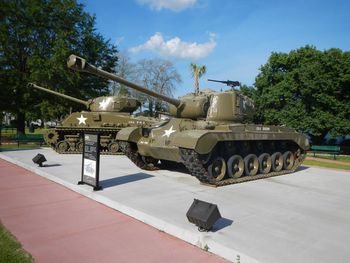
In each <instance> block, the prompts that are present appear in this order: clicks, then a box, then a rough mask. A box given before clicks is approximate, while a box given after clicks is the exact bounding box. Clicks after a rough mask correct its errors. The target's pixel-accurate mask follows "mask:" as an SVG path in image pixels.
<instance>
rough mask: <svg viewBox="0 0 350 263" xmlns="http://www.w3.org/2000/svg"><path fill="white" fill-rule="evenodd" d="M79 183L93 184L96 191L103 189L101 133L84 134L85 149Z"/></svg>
mask: <svg viewBox="0 0 350 263" xmlns="http://www.w3.org/2000/svg"><path fill="white" fill-rule="evenodd" d="M78 184H88V185H91V186H92V187H93V189H94V191H99V190H102V187H101V186H100V135H99V134H96V133H85V134H84V151H83V159H82V169H81V181H79V182H78Z"/></svg>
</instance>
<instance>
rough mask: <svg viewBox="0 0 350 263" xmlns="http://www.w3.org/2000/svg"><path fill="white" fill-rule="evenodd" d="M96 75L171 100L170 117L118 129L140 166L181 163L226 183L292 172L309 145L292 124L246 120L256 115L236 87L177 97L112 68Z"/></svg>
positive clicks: (119, 138) (124, 147)
mask: <svg viewBox="0 0 350 263" xmlns="http://www.w3.org/2000/svg"><path fill="white" fill-rule="evenodd" d="M75 67H76V69H77V70H81V71H84V70H85V69H84V68H86V65H84V61H78V62H76V63H75ZM96 74H97V75H100V76H103V77H105V78H107V79H110V80H114V81H117V82H119V83H122V84H124V85H126V86H128V87H130V88H133V89H135V90H137V91H140V92H143V93H145V94H147V95H150V96H153V97H155V98H158V99H161V100H164V101H165V102H167V103H168V104H169V109H170V115H171V116H172V117H171V118H169V120H168V121H165V122H159V123H158V124H157V125H153V127H127V128H123V129H122V130H121V131H119V132H118V134H117V141H118V142H119V145H120V147H121V150H122V151H123V152H124V153H125V155H126V156H127V157H128V158H129V159H130V160H131V161H133V162H134V163H135V164H136V165H137V166H138V167H140V168H142V169H158V168H164V169H166V168H167V167H169V166H170V165H172V164H176V163H182V164H183V165H184V166H185V167H186V168H187V169H188V171H189V173H190V174H191V175H192V176H195V177H196V178H197V179H198V180H199V181H200V182H202V183H206V184H212V185H216V186H222V185H227V184H234V183H240V182H245V181H250V180H256V179H261V178H267V177H271V176H277V175H282V174H288V173H292V172H294V171H295V170H296V169H297V168H298V167H299V166H300V164H301V163H302V161H303V160H304V158H305V154H306V151H307V150H308V148H309V141H308V139H307V138H306V136H305V135H303V134H301V133H298V132H297V131H295V130H294V129H290V128H287V127H280V126H271V125H262V124H247V123H245V122H246V120H247V119H249V118H251V117H252V116H253V115H254V104H253V101H252V100H251V99H249V98H248V97H246V96H244V95H242V94H241V93H240V92H239V91H237V90H234V89H233V88H232V89H231V90H228V91H225V92H215V91H202V92H200V93H199V94H196V95H195V94H193V93H190V94H187V95H185V96H183V97H180V98H179V99H174V98H169V97H167V96H164V95H161V94H157V93H156V92H153V91H151V90H148V89H146V88H144V87H142V86H139V85H137V84H135V83H131V82H129V81H127V80H125V79H121V78H119V77H117V76H115V75H113V74H110V73H104V74H100V73H96ZM219 82H223V83H226V84H227V85H229V86H232V87H234V86H236V85H238V84H239V82H237V81H219Z"/></svg>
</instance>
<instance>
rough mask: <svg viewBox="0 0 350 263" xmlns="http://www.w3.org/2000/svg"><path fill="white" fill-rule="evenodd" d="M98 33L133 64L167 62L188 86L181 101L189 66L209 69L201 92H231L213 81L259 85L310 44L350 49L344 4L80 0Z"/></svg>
mask: <svg viewBox="0 0 350 263" xmlns="http://www.w3.org/2000/svg"><path fill="white" fill-rule="evenodd" d="M79 2H80V3H83V4H84V5H85V10H86V11H87V12H89V13H90V14H95V15H96V28H97V30H98V31H99V32H100V33H101V34H102V35H103V36H104V37H105V38H107V39H110V41H111V42H112V43H114V44H116V45H117V47H118V50H119V51H123V52H127V54H128V56H129V58H130V60H131V61H132V62H136V61H138V60H140V59H144V58H163V59H167V60H170V61H172V62H173V63H174V66H175V68H176V69H177V71H178V72H179V73H180V75H181V77H182V80H183V82H182V83H181V84H180V85H178V87H177V90H176V91H175V92H174V94H175V97H177V96H180V95H183V94H185V93H188V92H192V91H193V79H192V77H191V74H190V71H189V69H188V68H189V64H190V63H191V62H194V63H198V64H200V65H205V66H206V67H207V73H206V75H204V76H203V77H202V78H201V79H200V88H201V89H204V88H211V89H215V90H220V89H221V88H223V89H226V87H225V86H222V85H220V84H216V83H211V82H207V81H206V80H207V79H208V78H212V79H221V80H228V79H230V80H238V81H240V82H242V83H244V84H247V85H253V83H254V79H255V77H256V75H257V74H258V73H259V67H260V66H261V65H263V64H265V63H266V62H267V59H268V57H269V56H270V54H271V52H289V51H291V50H293V49H297V48H300V47H302V46H305V45H307V44H309V45H314V46H316V48H318V49H319V50H324V49H329V48H333V47H335V48H340V49H342V50H343V51H349V50H350V48H349V46H350V15H349V12H350V1H346V0H332V1H322V0H318V1H316V0H310V1H307V0H304V1H301V0H293V1H282V0H281V1H278V0H267V1H262V0H245V1H244V0H101V1H96V0H80V1H79Z"/></svg>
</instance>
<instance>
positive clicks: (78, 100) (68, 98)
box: [27, 83, 90, 108]
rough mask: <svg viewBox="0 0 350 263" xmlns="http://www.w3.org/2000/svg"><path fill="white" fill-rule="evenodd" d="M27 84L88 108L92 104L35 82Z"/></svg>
mask: <svg viewBox="0 0 350 263" xmlns="http://www.w3.org/2000/svg"><path fill="white" fill-rule="evenodd" d="M27 86H28V87H32V88H35V89H38V90H42V91H45V92H47V93H51V94H53V95H56V96H59V97H63V98H65V99H67V100H71V101H75V102H77V103H80V104H83V105H85V106H86V107H87V108H89V105H90V103H89V102H88V101H85V100H80V99H77V98H74V97H71V96H68V95H65V94H62V93H59V92H56V91H53V90H50V89H46V88H43V87H40V86H38V85H36V84H34V83H28V85H27Z"/></svg>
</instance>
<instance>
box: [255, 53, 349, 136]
mask: <svg viewBox="0 0 350 263" xmlns="http://www.w3.org/2000/svg"><path fill="white" fill-rule="evenodd" d="M260 71H261V72H260V73H259V75H258V76H257V77H256V82H255V86H256V88H257V91H256V96H255V102H256V106H257V112H258V120H259V121H260V122H265V123H267V124H278V125H283V124H284V125H287V126H290V127H294V128H297V129H299V130H301V131H304V132H307V133H310V134H312V135H313V136H315V138H314V139H315V140H316V141H320V140H321V139H322V138H323V137H324V136H325V135H326V134H327V133H328V132H330V133H331V135H333V136H338V135H342V134H348V133H350V103H349V101H350V52H343V51H341V50H340V49H335V48H332V49H329V50H325V51H319V50H317V49H316V48H315V47H312V46H305V47H302V48H299V49H297V50H293V51H291V52H289V53H272V54H271V56H270V58H269V60H268V62H267V63H266V64H265V65H263V66H262V67H261V69H260Z"/></svg>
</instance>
